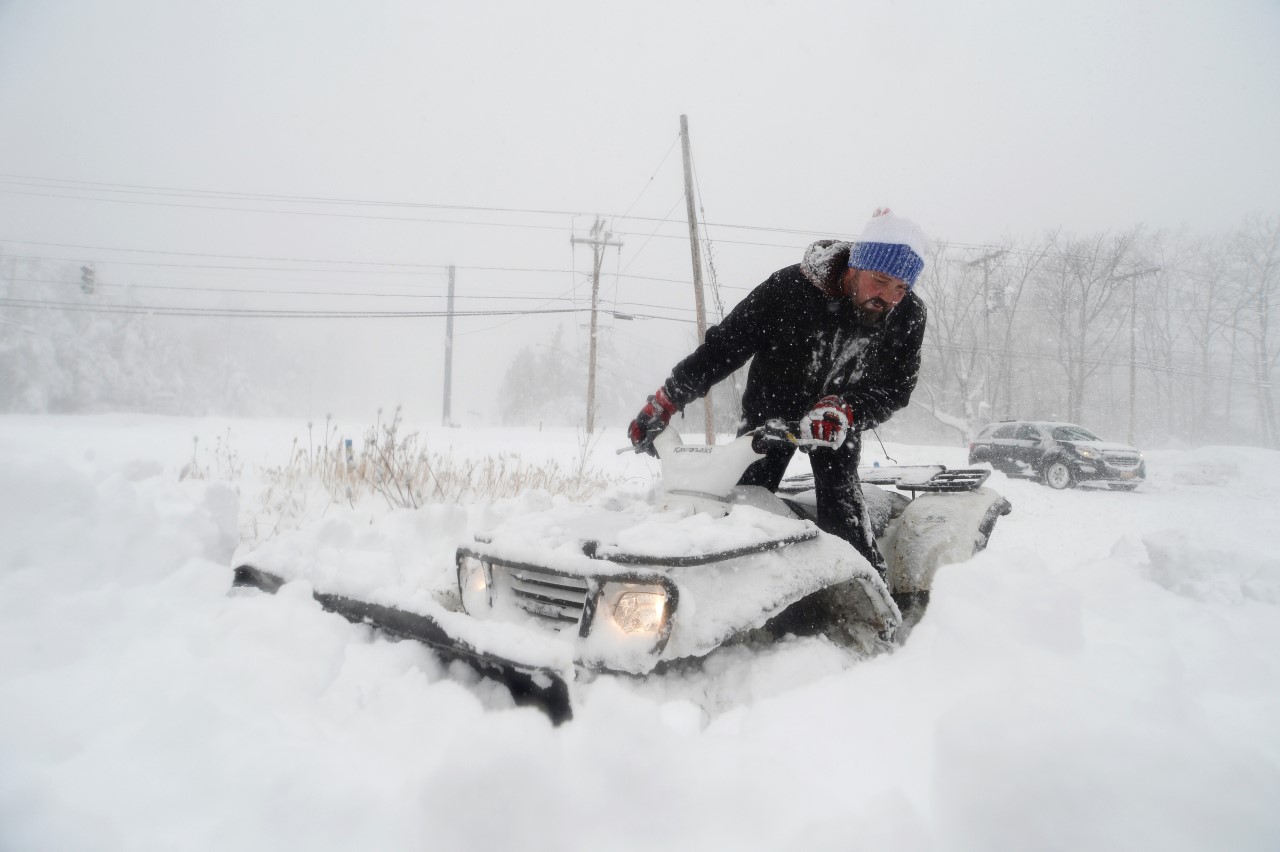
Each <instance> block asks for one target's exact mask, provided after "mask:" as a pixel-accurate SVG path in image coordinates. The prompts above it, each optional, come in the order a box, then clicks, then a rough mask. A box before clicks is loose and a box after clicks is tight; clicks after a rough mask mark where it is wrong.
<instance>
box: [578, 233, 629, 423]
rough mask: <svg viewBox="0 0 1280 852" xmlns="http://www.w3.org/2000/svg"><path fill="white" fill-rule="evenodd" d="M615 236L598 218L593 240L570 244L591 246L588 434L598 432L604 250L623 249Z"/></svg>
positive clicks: (580, 239)
mask: <svg viewBox="0 0 1280 852" xmlns="http://www.w3.org/2000/svg"><path fill="white" fill-rule="evenodd" d="M612 236H613V234H611V233H610V232H609V231H606V230H605V227H604V220H603V219H601V218H600V217H599V216H597V217H596V223H595V224H594V225H592V226H591V238H590V239H583V238H581V237H570V238H569V242H570V243H583V244H584V245H589V246H591V254H592V263H591V351H590V353H589V354H588V356H587V360H588V366H587V434H588V435H589V434H591V433H593V432H595V430H596V334H597V330H598V327H599V325H598V321H597V310H596V308H597V306H598V305H599V302H600V265H601V264H602V263H603V262H604V250H605V249H606V248H607V247H609V246H618V247H619V248H621V247H622V241H621V240H614V239H610V238H611V237H612Z"/></svg>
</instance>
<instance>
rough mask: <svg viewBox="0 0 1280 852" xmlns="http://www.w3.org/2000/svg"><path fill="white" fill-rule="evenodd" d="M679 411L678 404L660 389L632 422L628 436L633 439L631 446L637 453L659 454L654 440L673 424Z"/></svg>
mask: <svg viewBox="0 0 1280 852" xmlns="http://www.w3.org/2000/svg"><path fill="white" fill-rule="evenodd" d="M677 410H678V409H677V408H676V404H675V403H674V402H672V401H671V399H670V397H668V396H667V392H666V390H665V389H663V388H658V391H657V393H655V394H654V395H653V396H651V397H649V401H648V402H646V403H645V404H644V408H642V409H640V413H639V414H637V415H636V419H635V420H632V421H631V427H630V428H629V429H628V430H627V435H628V437H630V438H631V446H633V447H635V448H636V452H637V453H648V454H649V455H651V456H656V455H657V454H658V453H657V451H656V450H654V448H653V439H654V438H656V437H658V436H659V435H661V434H662V430H663V429H666V428H667V424H668V423H670V422H671V417H672V416H673V415H674V414H675V413H676V411H677Z"/></svg>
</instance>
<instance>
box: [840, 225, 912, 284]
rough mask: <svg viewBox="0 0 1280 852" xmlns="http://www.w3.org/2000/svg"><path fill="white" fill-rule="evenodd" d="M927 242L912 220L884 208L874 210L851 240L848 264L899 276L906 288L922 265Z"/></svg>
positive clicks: (895, 276) (857, 267)
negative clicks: (854, 240)
mask: <svg viewBox="0 0 1280 852" xmlns="http://www.w3.org/2000/svg"><path fill="white" fill-rule="evenodd" d="M927 242H928V240H927V239H926V238H925V235H924V231H923V230H921V229H920V226H919V225H917V224H916V223H915V222H912V221H911V220H910V219H903V218H902V217H901V216H895V215H893V213H892V211H890V210H888V209H883V210H877V211H876V214H875V216H874V217H872V219H871V221H870V222H868V223H867V226H866V227H865V228H863V229H862V233H861V234H860V235H859V237H858V241H857V242H855V243H854V244H853V248H852V250H851V251H850V252H849V266H850V268H852V269H869V270H871V271H873V272H883V273H884V274H885V275H892V276H893V277H894V278H901V279H902V280H903V281H905V282H907V287H908V288H910V287H914V286H915V283H916V279H917V278H918V277H920V272H921V271H922V270H923V269H924V255H925V245H926V244H927Z"/></svg>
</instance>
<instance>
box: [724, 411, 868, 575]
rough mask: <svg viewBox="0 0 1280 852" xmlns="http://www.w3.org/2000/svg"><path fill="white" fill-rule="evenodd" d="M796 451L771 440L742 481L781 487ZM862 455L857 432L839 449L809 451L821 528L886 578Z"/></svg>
mask: <svg viewBox="0 0 1280 852" xmlns="http://www.w3.org/2000/svg"><path fill="white" fill-rule="evenodd" d="M795 452H796V448H795V447H794V446H793V445H791V444H783V443H782V442H776V443H771V444H770V445H769V447H768V450H767V451H766V453H765V457H764V458H762V459H760V460H759V461H756V462H755V463H753V464H752V465H751V467H749V468H747V470H746V472H745V473H743V474H742V478H741V479H739V480H738V484H739V485H762V486H764V487H765V488H768V489H769V490H770V491H776V490H778V483H780V482H782V477H783V475H784V474H785V473H786V472H787V465H788V464H789V463H790V462H791V457H792V456H794V455H795ZM861 454H862V436H861V434H860V433H857V432H854V433H852V434H850V435H849V439H848V440H846V441H845V442H844V444H843V445H841V447H840V448H839V449H838V450H827V449H818V450H813V451H811V452H810V453H809V454H808V455H809V464H810V466H811V467H812V468H813V486H814V489H815V490H816V491H817V497H818V528H819V529H821V530H822V531H823V532H827V533H830V534H831V535H834V536H839V537H840V538H842V539H844V540H845V541H847V542H849V543H850V544H852V545H853V546H854V549H855V550H857V551H858V552H859V553H861V554H862V555H863V556H865V557H866V559H867V561H868V562H870V563H871V564H872V565H873V566H874V567H875V569H876V570H877V571H879V572H880V576H881V577H883V576H885V563H884V557H882V556H881V555H880V549H879V548H877V547H876V537H875V532H874V531H873V530H872V529H871V520H870V518H869V517H868V516H867V509H866V504H865V502H864V501H863V499H862V483H861V482H859V481H858V459H859V457H860V456H861Z"/></svg>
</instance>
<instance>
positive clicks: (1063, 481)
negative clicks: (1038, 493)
mask: <svg viewBox="0 0 1280 852" xmlns="http://www.w3.org/2000/svg"><path fill="white" fill-rule="evenodd" d="M1044 484H1045V485H1047V486H1049V487H1050V488H1053V489H1055V490H1058V491H1061V490H1062V489H1064V488H1070V487H1071V486H1072V485H1074V484H1075V477H1073V476H1072V475H1071V468H1070V467H1068V466H1067V463H1066V462H1064V461H1051V462H1049V464H1048V465H1047V466H1046V467H1045V469H1044Z"/></svg>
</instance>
